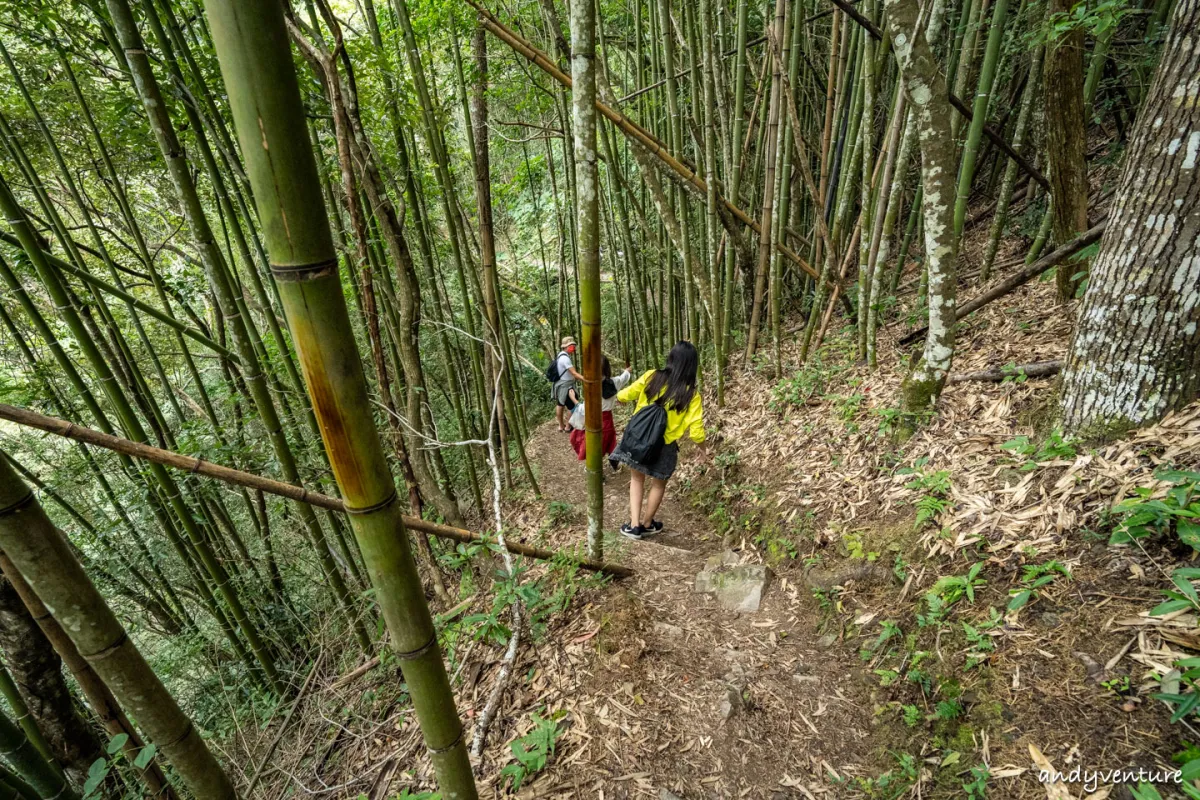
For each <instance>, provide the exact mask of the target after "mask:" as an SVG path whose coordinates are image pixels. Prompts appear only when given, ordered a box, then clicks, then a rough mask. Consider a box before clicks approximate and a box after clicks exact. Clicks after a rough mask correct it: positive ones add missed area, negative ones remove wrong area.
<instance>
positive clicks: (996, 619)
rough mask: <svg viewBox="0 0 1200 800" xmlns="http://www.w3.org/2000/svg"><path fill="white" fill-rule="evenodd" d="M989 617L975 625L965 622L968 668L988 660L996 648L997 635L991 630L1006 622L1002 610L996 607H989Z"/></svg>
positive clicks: (964, 633) (964, 632)
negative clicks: (992, 633) (993, 634)
mask: <svg viewBox="0 0 1200 800" xmlns="http://www.w3.org/2000/svg"><path fill="white" fill-rule="evenodd" d="M989 612H990V615H989V617H988V618H987V619H986V620H984V621H982V622H977V623H975V624H974V625H972V624H970V623H969V622H964V623H963V635H965V636H966V637H967V664H966V668H967V669H974V668H975V667H977V666H979V665H980V664H983V663H984V662H986V661H987V660H988V659H989V658H991V655H992V653H993V652H995V650H996V641H995V637H994V636H992V635H991V633H990V631H993V630H995V629H996V628H998V627H999V626H1000V625H1001V623H1003V622H1004V618H1003V617H1001V616H1000V612H999V611H997V610H996V609H995V608H991V609H989Z"/></svg>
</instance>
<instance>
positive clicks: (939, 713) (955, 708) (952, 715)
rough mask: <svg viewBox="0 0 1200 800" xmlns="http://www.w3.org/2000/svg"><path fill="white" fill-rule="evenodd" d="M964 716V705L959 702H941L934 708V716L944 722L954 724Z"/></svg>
mask: <svg viewBox="0 0 1200 800" xmlns="http://www.w3.org/2000/svg"><path fill="white" fill-rule="evenodd" d="M962 715H963V707H962V703H960V702H958V701H957V700H939V701H938V704H937V705H936V706H934V707H933V716H934V718H935V719H938V720H941V721H942V722H953V721H954V720H956V719H958V718H959V717H961V716H962Z"/></svg>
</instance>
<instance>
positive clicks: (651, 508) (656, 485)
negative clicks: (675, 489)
mask: <svg viewBox="0 0 1200 800" xmlns="http://www.w3.org/2000/svg"><path fill="white" fill-rule="evenodd" d="M639 488H640V487H639ZM666 491H667V482H666V481H660V480H659V479H658V478H651V479H650V497H649V498H647V500H646V511H645V516H643V518H642V519H643V520H644V521H643V522H642V526H643V527H647V528H648V527H650V523H651V522H654V515H655V514H657V513H658V507H659V506H660V505H662V499H663V495H664V494H665V493H666Z"/></svg>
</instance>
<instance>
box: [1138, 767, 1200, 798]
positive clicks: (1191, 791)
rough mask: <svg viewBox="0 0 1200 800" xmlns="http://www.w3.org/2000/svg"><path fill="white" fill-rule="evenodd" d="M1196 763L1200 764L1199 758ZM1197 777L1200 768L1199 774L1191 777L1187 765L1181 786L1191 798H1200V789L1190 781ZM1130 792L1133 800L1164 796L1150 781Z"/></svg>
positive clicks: (1182, 775) (1181, 778) (1198, 775)
mask: <svg viewBox="0 0 1200 800" xmlns="http://www.w3.org/2000/svg"><path fill="white" fill-rule="evenodd" d="M1194 763H1196V764H1200V760H1197V761H1196V762H1194ZM1196 778H1200V770H1198V771H1197V774H1193V775H1192V776H1191V777H1188V772H1187V770H1186V767H1185V769H1184V772H1183V774H1181V775H1180V780H1182V781H1184V783H1181V784H1179V788H1180V789H1181V790H1183V793H1184V794H1185V795H1187V796H1188V797H1189V798H1190V799H1191V800H1200V789H1197V788H1196V787H1194V786H1192V784H1191V783H1189V782H1188V781H1193V780H1195V779H1196ZM1129 793H1130V795H1132V796H1133V800H1163V796H1162V795H1161V794H1159V793H1158V789H1155V788H1154V785H1153V784H1149V783H1139V784H1138V787H1137V788H1136V789H1132V788H1131V789H1130V790H1129Z"/></svg>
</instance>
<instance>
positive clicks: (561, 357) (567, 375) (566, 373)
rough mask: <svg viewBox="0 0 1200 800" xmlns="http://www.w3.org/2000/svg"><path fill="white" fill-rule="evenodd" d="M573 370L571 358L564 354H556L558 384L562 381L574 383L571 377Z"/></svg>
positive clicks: (573, 365)
mask: <svg viewBox="0 0 1200 800" xmlns="http://www.w3.org/2000/svg"><path fill="white" fill-rule="evenodd" d="M574 368H575V364H574V362H572V361H571V357H570V356H569V355H567V354H566V353H565V352H563V353H559V354H558V381H557V382H558V383H562V382H563V381H574V380H575V378H574V377H573V376H572V375H571V370H572V369H574Z"/></svg>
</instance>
